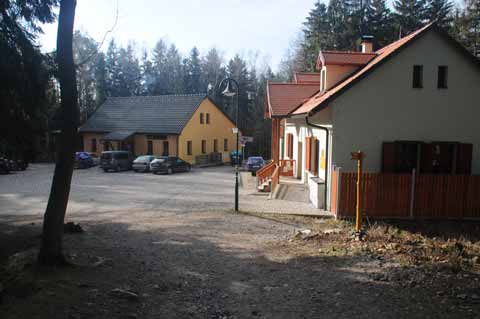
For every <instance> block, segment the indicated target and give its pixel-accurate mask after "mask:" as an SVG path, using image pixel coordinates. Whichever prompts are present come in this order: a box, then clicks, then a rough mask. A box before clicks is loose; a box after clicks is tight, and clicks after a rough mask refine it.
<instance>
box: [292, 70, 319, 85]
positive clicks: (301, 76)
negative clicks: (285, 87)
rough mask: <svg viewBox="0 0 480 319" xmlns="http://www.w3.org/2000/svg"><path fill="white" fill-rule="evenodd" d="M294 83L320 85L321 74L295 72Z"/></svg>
mask: <svg viewBox="0 0 480 319" xmlns="http://www.w3.org/2000/svg"><path fill="white" fill-rule="evenodd" d="M293 82H294V83H296V84H318V85H320V73H317V72H295V74H294V75H293Z"/></svg>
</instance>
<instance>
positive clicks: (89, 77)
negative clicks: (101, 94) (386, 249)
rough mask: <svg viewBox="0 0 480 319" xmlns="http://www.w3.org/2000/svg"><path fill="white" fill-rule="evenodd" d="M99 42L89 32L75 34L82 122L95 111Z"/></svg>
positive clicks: (74, 44) (74, 54)
mask: <svg viewBox="0 0 480 319" xmlns="http://www.w3.org/2000/svg"><path fill="white" fill-rule="evenodd" d="M97 48H98V43H96V42H95V41H94V40H93V39H92V38H91V37H90V36H88V35H87V34H82V33H81V32H80V31H75V33H74V34H73V58H74V61H75V65H76V71H77V91H78V107H79V109H80V123H84V122H85V121H86V120H87V119H88V117H89V116H90V115H91V114H93V112H94V111H95V93H96V92H95V91H96V82H95V60H96V54H95V52H96V50H97Z"/></svg>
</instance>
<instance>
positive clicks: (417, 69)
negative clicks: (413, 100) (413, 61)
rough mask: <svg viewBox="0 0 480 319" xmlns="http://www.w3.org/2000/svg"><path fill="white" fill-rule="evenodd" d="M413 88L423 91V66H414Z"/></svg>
mask: <svg viewBox="0 0 480 319" xmlns="http://www.w3.org/2000/svg"><path fill="white" fill-rule="evenodd" d="M412 86H413V88H416V89H421V88H423V65H414V66H413V83H412Z"/></svg>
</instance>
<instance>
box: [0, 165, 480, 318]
mask: <svg viewBox="0 0 480 319" xmlns="http://www.w3.org/2000/svg"><path fill="white" fill-rule="evenodd" d="M52 173H53V166H52V165H32V166H31V167H30V168H29V169H28V170H27V171H25V172H19V173H15V174H12V175H0V263H1V262H2V259H3V260H6V257H7V256H9V255H11V254H13V253H15V252H17V251H20V252H21V255H20V256H23V255H25V256H30V255H31V256H33V258H35V255H36V254H37V249H38V243H39V236H40V234H41V219H42V214H43V212H44V209H45V206H46V201H47V199H48V193H49V190H50V181H51V176H52ZM233 183H234V176H233V172H232V168H231V167H215V168H204V169H195V170H193V171H192V172H190V173H179V174H174V175H168V176H167V175H159V176H157V175H153V174H141V173H134V172H122V173H103V172H102V171H100V170H99V169H98V168H93V169H87V170H76V171H75V172H74V178H73V183H72V192H71V200H70V202H69V207H68V213H67V218H66V219H67V221H74V222H76V223H80V225H81V226H82V227H83V228H84V230H85V232H84V233H82V234H66V235H65V236H64V247H65V248H64V250H65V253H66V255H67V257H68V258H69V259H70V260H71V261H72V262H73V263H74V264H75V265H76V266H75V267H72V268H66V269H58V270H56V271H55V272H54V273H53V274H52V273H48V274H42V273H37V272H35V271H32V268H25V270H24V272H22V273H21V274H20V275H18V276H17V277H16V279H15V281H13V283H12V281H11V280H10V281H7V282H6V281H3V282H2V279H3V280H4V279H5V278H2V272H1V271H0V288H1V287H2V285H3V287H5V288H4V293H3V296H2V292H1V289H0V318H2V319H3V318H5V319H23V318H25V319H27V318H28V319H32V318H39V319H47V318H48V319H57V318H58V319H65V318H72V319H79V318H89V319H100V318H129V319H135V318H152V319H153V318H212V319H220V318H221V319H234V318H237V319H238V318H272V319H273V318H274V319H287V318H288V319H290V318H352V317H355V318H368V319H377V318H378V319H380V318H422V319H424V318H478V313H479V312H478V311H479V309H478V306H477V305H476V304H470V303H469V302H470V301H468V300H467V301H465V300H464V299H458V298H456V297H453V298H454V299H449V298H450V297H449V295H453V296H456V295H457V294H458V293H457V292H456V290H454V289H453V288H454V285H457V284H458V280H457V279H456V277H454V279H455V280H454V281H453V283H450V282H444V281H442V280H436V281H435V283H439V284H442V285H446V286H447V288H445V287H439V288H432V287H430V288H429V289H424V287H422V286H421V285H416V286H413V287H407V288H405V287H404V286H399V285H398V284H395V283H388V282H384V281H378V280H376V279H373V278H372V274H375V275H381V274H382V273H383V272H385V271H386V268H385V267H384V266H382V264H383V262H382V261H379V260H378V259H375V258H374V259H372V258H371V256H366V255H362V254H360V255H358V254H350V253H343V254H337V252H335V251H333V248H332V253H330V252H329V253H322V252H320V251H319V249H318V246H316V245H315V244H314V243H309V242H308V241H303V240H300V241H299V240H295V238H294V237H296V236H294V235H295V233H296V231H297V230H298V229H299V227H305V226H301V225H302V223H303V222H302V220H300V219H292V220H290V219H285V220H283V219H274V218H271V217H270V216H271V215H259V216H251V215H248V214H233V213H232V208H233V191H234V190H233V185H234V184H233ZM250 192H251V191H247V190H242V196H241V198H240V200H241V201H240V207H241V208H243V209H245V207H246V208H247V210H248V208H249V207H250V208H255V207H257V206H259V203H260V204H261V203H266V202H268V205H267V206H268V207H267V206H264V209H267V208H268V209H269V210H270V209H276V208H275V207H274V206H272V205H278V206H281V207H283V209H284V210H288V209H296V210H297V209H302V208H306V207H307V206H305V205H304V204H302V203H300V202H290V203H289V202H287V201H267V200H266V198H265V196H258V195H253V194H250ZM273 203H275V204H273ZM288 205H290V206H288ZM265 207H267V208H265ZM289 207H291V208H289ZM284 217H285V216H284ZM296 218H300V217H296ZM310 223H315V224H316V225H318V226H319V227H323V228H324V230H325V231H329V232H330V231H331V229H330V228H332V227H338V225H337V224H336V223H335V221H332V220H327V219H316V220H311V219H310ZM327 248H328V247H327ZM323 249H325V248H323ZM23 253H25V254H23ZM27 253H28V254H27ZM33 262H34V261H33ZM0 270H1V268H0ZM32 272H33V273H32ZM7 278H8V277H7ZM471 278H473V277H468V278H467V277H466V279H465V278H463V277H462V280H470V281H472V280H471ZM475 280H476V279H475ZM7 283H8V285H7ZM474 283H475V282H474ZM460 285H461V287H464V286H465V285H463V284H460ZM400 287H403V288H400ZM438 291H443V293H442V294H438ZM449 291H452V293H450V292H449ZM472 291H473V290H472ZM472 291H468V292H467V293H468V294H471V293H472ZM461 294H465V293H463V292H461ZM1 297H3V298H1ZM459 300H460V301H459ZM465 302H468V303H467V304H466V305H465Z"/></svg>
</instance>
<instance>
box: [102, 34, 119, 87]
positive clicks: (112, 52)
mask: <svg viewBox="0 0 480 319" xmlns="http://www.w3.org/2000/svg"><path fill="white" fill-rule="evenodd" d="M105 71H106V80H105V82H106V93H107V96H119V94H120V67H119V52H118V49H117V45H116V43H115V40H114V39H112V40H111V41H110V43H109V45H108V49H107V55H106V57H105Z"/></svg>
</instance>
